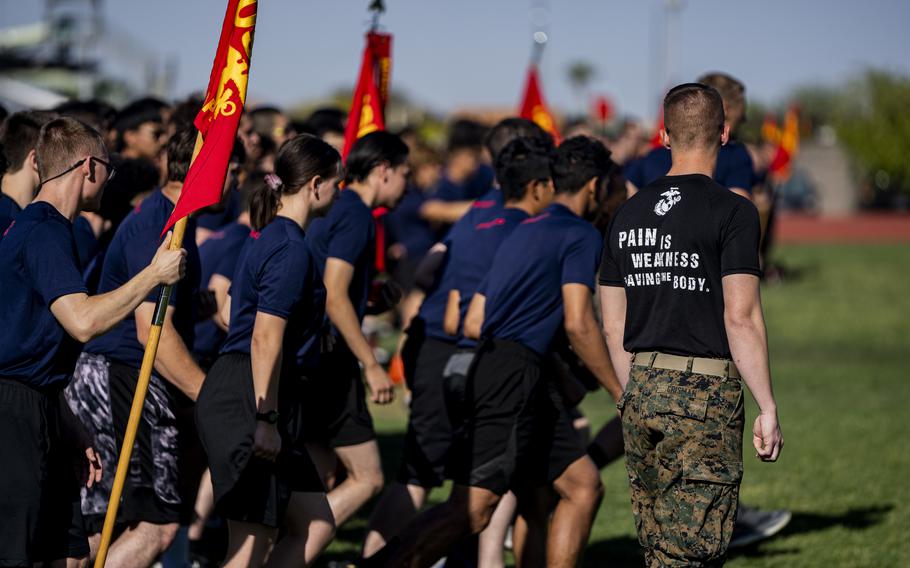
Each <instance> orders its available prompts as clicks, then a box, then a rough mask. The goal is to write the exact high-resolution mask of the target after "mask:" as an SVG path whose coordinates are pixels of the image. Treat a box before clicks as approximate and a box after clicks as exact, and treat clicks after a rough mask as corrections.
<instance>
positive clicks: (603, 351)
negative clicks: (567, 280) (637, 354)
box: [562, 284, 622, 401]
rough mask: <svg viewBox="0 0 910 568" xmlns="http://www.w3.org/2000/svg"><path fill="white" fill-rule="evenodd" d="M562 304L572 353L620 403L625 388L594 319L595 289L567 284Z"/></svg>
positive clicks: (563, 292) (564, 285)
mask: <svg viewBox="0 0 910 568" xmlns="http://www.w3.org/2000/svg"><path fill="white" fill-rule="evenodd" d="M562 300H563V305H564V309H565V316H564V324H565V328H566V335H567V336H568V337H569V343H570V344H571V345H572V349H574V350H575V353H576V354H577V355H578V357H579V358H580V359H581V360H582V362H583V363H584V364H585V366H586V367H587V368H588V370H589V371H591V373H592V374H593V375H594V376H595V377H597V382H599V383H600V384H601V386H602V387H603V388H605V389H606V390H607V392H609V393H610V395H611V396H612V397H613V399H614V400H617V401H618V400H619V397H621V396H622V385H621V384H620V383H619V379H617V378H616V371H614V370H613V364H612V363H611V362H610V354H609V353H608V352H607V346H606V344H605V343H604V337H603V335H602V334H601V331H600V327H599V326H598V325H597V319H596V318H595V317H594V306H593V304H592V302H591V289H590V288H588V287H587V286H585V285H584V284H563V286H562Z"/></svg>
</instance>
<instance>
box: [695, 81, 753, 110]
mask: <svg viewBox="0 0 910 568" xmlns="http://www.w3.org/2000/svg"><path fill="white" fill-rule="evenodd" d="M698 82H699V83H701V84H703V85H707V86H709V87H714V89H716V90H717V92H718V93H720V97H721V98H722V99H723V101H724V114H725V115H726V117H727V118H728V119H729V120H730V122H732V123H736V122H738V121H739V120H740V119H741V118H742V117H743V115H744V114H745V112H746V86H745V85H743V84H742V82H740V81H739V80H737V79H735V78H733V77H731V76H730V75H727V74H726V73H718V72H714V73H705V74H704V75H702V76H701V77H699V78H698Z"/></svg>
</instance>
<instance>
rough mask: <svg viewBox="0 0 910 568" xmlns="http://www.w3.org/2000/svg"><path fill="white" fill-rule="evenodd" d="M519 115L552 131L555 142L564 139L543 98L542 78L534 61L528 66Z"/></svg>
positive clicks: (551, 134) (549, 131)
mask: <svg viewBox="0 0 910 568" xmlns="http://www.w3.org/2000/svg"><path fill="white" fill-rule="evenodd" d="M518 116H520V117H521V118H526V119H528V120H532V121H534V122H535V123H537V126H539V127H541V128H543V129H544V130H545V131H547V132H548V133H550V136H552V137H553V142H554V143H555V144H557V145H558V144H559V143H560V142H561V141H562V137H561V136H560V135H559V130H557V129H556V121H555V120H553V115H552V114H550V110H549V108H548V107H547V103H546V102H545V101H544V100H543V92H541V90H540V79H539V78H538V76H537V65H534V64H533V63H532V64H531V67H529V68H528V78H527V81H526V82H525V93H524V97H523V98H522V101H521V110H519V111H518Z"/></svg>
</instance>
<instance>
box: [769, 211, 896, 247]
mask: <svg viewBox="0 0 910 568" xmlns="http://www.w3.org/2000/svg"><path fill="white" fill-rule="evenodd" d="M775 239H776V241H777V242H778V243H905V242H910V214H902V213H859V214H856V215H851V216H848V217H816V216H812V215H800V214H795V213H786V214H781V215H780V216H779V217H778V218H777V220H776V227H775Z"/></svg>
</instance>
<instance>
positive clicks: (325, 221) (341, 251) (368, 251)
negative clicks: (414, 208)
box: [306, 189, 376, 321]
mask: <svg viewBox="0 0 910 568" xmlns="http://www.w3.org/2000/svg"><path fill="white" fill-rule="evenodd" d="M306 242H307V246H309V248H310V252H311V253H312V255H313V257H314V258H315V259H316V264H317V266H319V273H320V274H321V275H324V274H325V264H326V260H328V259H329V258H330V257H331V258H337V259H339V260H343V261H345V262H347V263H348V264H350V265H351V266H353V267H354V276H353V277H352V278H351V285H350V286H349V287H348V295H349V296H350V298H351V303H352V304H353V305H354V310H356V311H357V317H358V318H359V319H360V320H361V321H362V320H363V316H364V314H366V309H367V299H368V298H369V292H370V284H371V282H372V279H373V271H374V266H373V262H374V259H375V257H376V224H375V222H374V221H373V213H372V212H371V211H370V208H369V207H368V206H367V204H366V203H364V202H363V200H362V199H361V198H360V196H359V195H358V194H357V192H355V191H353V190H350V189H346V190H343V191H341V192H340V193H339V194H338V197H337V198H336V199H335V203H334V204H332V209H331V210H330V211H329V214H328V215H327V216H326V217H321V218H319V219H316V220H314V221H313V222H312V223H310V226H309V227H308V228H307V239H306Z"/></svg>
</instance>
